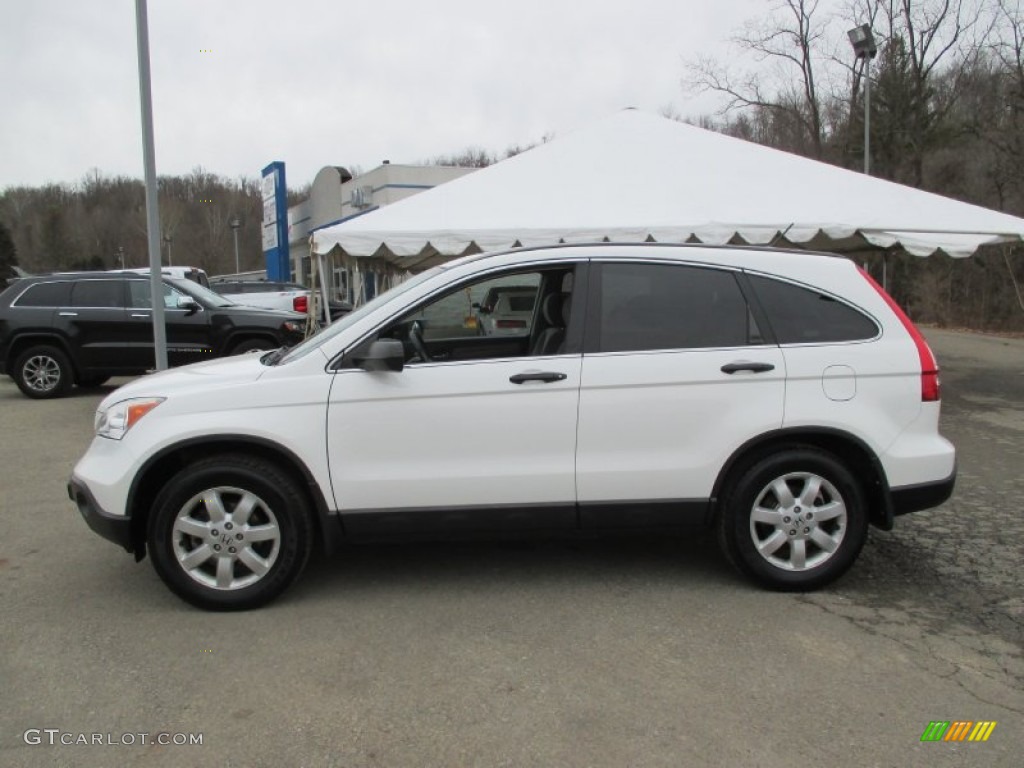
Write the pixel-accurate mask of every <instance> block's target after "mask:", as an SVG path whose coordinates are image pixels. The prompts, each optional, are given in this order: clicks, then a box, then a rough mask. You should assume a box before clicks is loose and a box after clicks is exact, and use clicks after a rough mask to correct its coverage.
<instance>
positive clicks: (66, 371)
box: [11, 345, 74, 400]
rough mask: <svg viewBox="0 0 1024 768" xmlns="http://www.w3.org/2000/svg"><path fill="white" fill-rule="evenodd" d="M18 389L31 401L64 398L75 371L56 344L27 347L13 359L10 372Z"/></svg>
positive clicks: (69, 388)
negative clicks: (12, 366)
mask: <svg viewBox="0 0 1024 768" xmlns="http://www.w3.org/2000/svg"><path fill="white" fill-rule="evenodd" d="M11 375H12V377H13V378H14V381H15V383H16V384H17V385H18V388H19V389H20V390H21V391H22V392H23V393H25V394H26V395H27V396H28V397H31V398H32V399H34V400H47V399H49V398H53V397H63V396H64V395H66V394H67V393H68V392H69V391H70V390H71V385H72V383H73V380H74V371H73V370H72V368H71V361H70V360H68V356H67V355H65V354H64V352H63V351H62V350H61V349H60V348H58V347H52V346H49V345H40V346H37V347H29V348H28V349H26V350H25V351H24V352H22V353H21V354H20V355H18V358H17V359H16V360H15V361H14V369H13V371H12V373H11Z"/></svg>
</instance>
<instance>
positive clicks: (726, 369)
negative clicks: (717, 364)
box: [722, 360, 775, 374]
mask: <svg viewBox="0 0 1024 768" xmlns="http://www.w3.org/2000/svg"><path fill="white" fill-rule="evenodd" d="M774 370H775V366H774V365H772V364H771V363H751V362H749V361H746V360H741V361H740V362H738V363H726V364H725V365H723V366H722V373H729V374H732V373H737V372H739V371H750V372H751V373H764V372H766V371H774Z"/></svg>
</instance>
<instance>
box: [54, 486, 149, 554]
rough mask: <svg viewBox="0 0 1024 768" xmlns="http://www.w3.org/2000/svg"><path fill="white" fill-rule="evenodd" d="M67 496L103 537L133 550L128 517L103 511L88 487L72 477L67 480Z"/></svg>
mask: <svg viewBox="0 0 1024 768" xmlns="http://www.w3.org/2000/svg"><path fill="white" fill-rule="evenodd" d="M68 496H70V497H71V500H72V501H73V502H75V504H76V505H77V506H78V511H79V512H81V513H82V517H84V518H85V522H86V523H88V525H89V527H90V528H92V529H93V531H95V532H96V533H98V534H99V535H100V536H102V537H103V538H105V539H107V540H109V541H112V542H114V543H115V544H119V545H120V546H121V547H123V548H124V549H125V551H126V552H131V551H133V547H132V521H131V518H130V517H123V516H121V515H111V514H109V513H107V512H105V511H104V510H103V509H102V508H101V507H100V505H99V504H97V503H96V499H95V498H94V497H93V495H92V493H91V492H90V491H89V489H88V488H87V487H86V486H85V485H84V484H83V483H82V482H80V481H79V480H76V479H75V478H74V477H72V478H71V479H70V480H69V481H68Z"/></svg>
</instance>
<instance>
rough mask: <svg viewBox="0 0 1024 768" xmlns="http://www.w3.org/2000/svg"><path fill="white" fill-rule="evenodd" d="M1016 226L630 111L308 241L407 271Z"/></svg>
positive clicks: (973, 232) (865, 243)
mask: <svg viewBox="0 0 1024 768" xmlns="http://www.w3.org/2000/svg"><path fill="white" fill-rule="evenodd" d="M1022 239H1024V219H1020V218H1017V217H1015V216H1010V215H1007V214H1004V213H999V212H997V211H992V210H989V209H987V208H981V207H979V206H976V205H970V204H968V203H962V202H959V201H956V200H952V199H949V198H946V197H941V196H939V195H934V194H931V193H929V192H922V191H920V190H917V189H913V188H911V187H905V186H902V185H900V184H894V183H892V182H889V181H885V180H883V179H878V178H873V177H870V176H865V175H864V174H861V173H856V172H853V171H848V170H844V169H842V168H837V167H835V166H831V165H828V164H825V163H820V162H816V161H814V160H808V159H806V158H803V157H798V156H796V155H792V154H789V153H786V152H781V151H779V150H775V149H771V148H768V147H764V146H761V145H759V144H753V143H750V142H746V141H741V140H739V139H734V138H731V137H728V136H724V135H721V134H718V133H714V132H712V131H706V130H703V129H701V128H697V127H695V126H692V125H686V124H684V123H680V122H677V121H674V120H669V119H666V118H662V117H657V116H654V115H649V114H646V113H643V112H638V111H635V110H625V111H623V112H619V113H617V114H615V115H613V116H611V117H608V118H606V119H604V120H601V121H598V122H597V123H595V124H593V125H591V126H589V127H586V128H583V129H580V130H577V131H575V132H573V133H570V134H567V135H565V136H564V137H561V138H558V139H556V140H554V141H551V142H549V143H547V144H543V145H541V146H539V147H535V148H534V149H531V150H529V151H527V152H524V153H522V154H520V155H516V156H515V157H512V158H509V159H508V160H504V161H502V162H500V163H497V164H495V165H492V166H490V167H488V168H485V169H483V170H480V171H477V172H476V173H471V174H468V175H467V176H463V177H462V178H459V179H457V180H455V181H451V182H448V183H447V184H444V185H442V186H439V187H435V188H434V189H432V190H429V191H427V192H424V193H422V194H419V195H416V196H415V197H411V198H409V199H407V200H403V201H402V202H400V203H396V204H394V205H391V206H388V207H386V208H381V209H379V210H375V211H372V212H371V213H368V214H366V215H363V216H360V217H358V218H355V219H351V220H349V221H346V222H343V223H341V224H337V225H335V226H333V227H329V228H325V229H322V230H319V231H317V232H314V234H313V248H314V250H315V252H317V253H321V254H323V253H328V252H330V251H331V250H332V249H334V248H339V249H340V250H341V251H342V252H344V253H346V254H348V255H350V256H376V257H380V258H384V259H386V260H388V261H390V262H392V263H395V264H396V265H400V266H403V267H406V268H410V269H414V268H417V267H422V266H425V265H426V264H428V263H433V262H436V261H441V260H445V259H448V258H453V257H455V256H460V255H462V254H464V253H472V252H476V251H478V250H481V251H487V250H494V249H501V248H510V247H514V246H517V245H521V246H530V245H539V244H551V243H557V242H567V243H572V242H595V241H604V240H608V241H612V242H642V241H646V240H653V241H656V242H674V243H679V242H696V241H699V242H703V243H727V242H746V243H750V244H761V245H767V244H774V245H787V244H791V245H799V246H802V247H806V248H815V249H822V250H831V251H838V252H844V253H858V252H865V251H871V250H879V249H884V250H888V249H899V248H902V249H904V250H906V251H908V252H909V253H912V254H915V255H918V256H928V255H930V254H932V253H934V252H936V251H943V252H945V253H947V254H948V255H950V256H954V257H964V256H970V255H971V254H972V253H974V252H975V251H976V250H977V249H978V248H979V247H980V246H982V245H985V244H989V243H998V242H1019V241H1021V240H1022Z"/></svg>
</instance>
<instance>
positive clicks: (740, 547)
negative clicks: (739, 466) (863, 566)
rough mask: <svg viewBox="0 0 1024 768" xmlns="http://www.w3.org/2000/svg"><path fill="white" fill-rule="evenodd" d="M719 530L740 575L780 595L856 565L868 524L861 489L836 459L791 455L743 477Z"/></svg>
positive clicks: (803, 452)
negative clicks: (782, 592)
mask: <svg viewBox="0 0 1024 768" xmlns="http://www.w3.org/2000/svg"><path fill="white" fill-rule="evenodd" d="M718 525H719V528H718V531H719V541H720V542H721V545H722V548H723V549H724V551H725V553H726V555H727V556H728V557H729V559H730V560H731V561H732V562H733V563H734V564H735V565H736V566H737V567H738V568H739V570H740V571H742V572H743V573H745V574H746V575H747V576H750V577H752V578H753V579H755V580H756V581H759V582H761V583H762V584H764V585H766V586H769V587H772V588H774V589H782V590H809V589H816V588H818V587H821V586H824V585H825V584H828V583H829V582H831V581H833V580H835V579H837V578H839V577H840V576H841V575H842V574H843V573H845V572H846V571H847V569H849V567H850V566H851V565H853V562H854V560H856V559H857V555H858V554H859V553H860V550H861V548H862V547H863V546H864V540H865V539H866V537H867V526H868V520H867V512H866V510H865V506H864V495H863V492H862V490H861V487H860V485H859V484H858V482H857V480H856V479H855V478H854V477H853V475H852V474H851V473H850V471H849V470H848V469H847V468H846V467H845V466H844V465H843V464H842V463H841V462H840V461H839V460H838V459H837V458H836V457H834V456H832V455H831V454H828V453H824V452H822V451H818V450H815V449H813V448H791V449H786V450H784V451H781V452H779V453H776V454H774V455H771V456H768V457H766V458H764V459H762V460H760V461H758V462H757V463H755V464H754V465H753V466H751V467H749V468H748V469H747V470H746V471H744V472H743V473H742V474H741V475H740V476H739V478H738V480H737V482H736V483H735V485H734V486H733V489H732V492H731V493H729V494H728V496H727V497H726V500H725V503H724V505H723V509H722V511H721V514H720V516H719V520H718Z"/></svg>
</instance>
